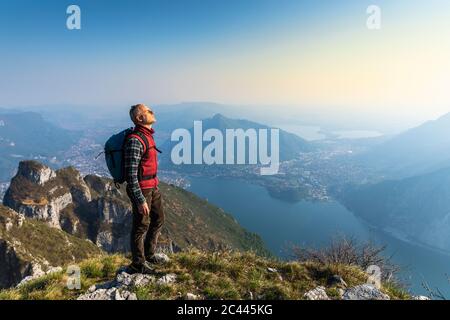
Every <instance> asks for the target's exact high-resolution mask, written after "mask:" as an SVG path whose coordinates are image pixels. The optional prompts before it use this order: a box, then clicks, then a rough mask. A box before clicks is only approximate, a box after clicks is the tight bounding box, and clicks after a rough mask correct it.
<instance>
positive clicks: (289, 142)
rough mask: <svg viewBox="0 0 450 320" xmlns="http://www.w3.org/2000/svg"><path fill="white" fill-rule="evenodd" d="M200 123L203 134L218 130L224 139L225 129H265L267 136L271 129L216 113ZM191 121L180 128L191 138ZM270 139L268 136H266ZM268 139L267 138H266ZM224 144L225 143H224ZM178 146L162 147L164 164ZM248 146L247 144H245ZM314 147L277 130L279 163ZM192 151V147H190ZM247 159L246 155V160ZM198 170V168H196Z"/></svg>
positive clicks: (168, 161)
mask: <svg viewBox="0 0 450 320" xmlns="http://www.w3.org/2000/svg"><path fill="white" fill-rule="evenodd" d="M196 120H201V121H202V131H203V132H205V131H206V130H208V129H218V130H219V131H220V132H221V133H222V134H223V137H225V132H226V130H227V129H243V130H244V131H245V130H248V129H255V130H259V129H267V131H268V135H270V129H271V127H269V126H267V125H263V124H260V123H256V122H253V121H249V120H244V119H231V118H228V117H225V116H224V115H222V114H220V113H217V114H215V115H214V116H212V117H210V118H206V119H196ZM193 121H194V120H192V122H189V123H188V122H186V123H185V125H186V126H185V127H180V128H184V129H187V130H189V132H190V134H191V137H194V129H193V124H194V123H193ZM268 137H270V136H268ZM268 139H269V138H268ZM209 143H210V142H203V147H205V146H207V145H208V144H209ZM224 143H225V142H224ZM176 144H178V141H170V139H169V140H167V141H166V142H165V143H164V144H163V145H162V146H161V149H162V150H163V151H165V153H164V155H163V158H162V159H163V160H164V161H165V163H166V164H170V151H171V150H172V148H173V147H174V146H175V145H176ZM268 145H269V146H270V140H269V141H268ZM247 146H248V144H247ZM314 148H315V147H314V146H313V145H312V144H310V143H308V142H307V141H306V140H304V139H302V138H300V137H299V136H297V135H295V134H292V133H289V132H286V131H284V130H281V129H280V130H279V151H280V161H286V160H291V159H294V158H296V157H297V156H298V154H299V153H301V152H309V151H312V150H314ZM247 149H248V148H247ZM192 150H193V147H192ZM247 158H248V154H247V156H246V159H247ZM197 168H198V166H197Z"/></svg>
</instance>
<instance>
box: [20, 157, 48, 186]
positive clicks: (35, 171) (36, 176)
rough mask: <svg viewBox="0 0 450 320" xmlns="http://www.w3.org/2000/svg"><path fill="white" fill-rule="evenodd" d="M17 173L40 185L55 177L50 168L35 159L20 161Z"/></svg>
mask: <svg viewBox="0 0 450 320" xmlns="http://www.w3.org/2000/svg"><path fill="white" fill-rule="evenodd" d="M17 174H20V175H21V176H23V177H24V178H25V179H27V180H29V181H30V182H32V183H36V184H38V185H40V186H42V185H44V184H45V183H46V182H47V181H49V180H50V179H53V178H55V177H56V173H55V172H54V171H53V170H52V169H50V168H49V167H47V166H45V165H43V164H41V163H39V162H37V161H21V162H20V163H19V169H18V173H17Z"/></svg>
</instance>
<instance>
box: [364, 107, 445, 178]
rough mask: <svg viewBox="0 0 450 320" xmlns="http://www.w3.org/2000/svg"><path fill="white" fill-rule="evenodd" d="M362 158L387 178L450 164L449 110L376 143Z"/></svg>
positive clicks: (401, 176)
mask: <svg viewBox="0 0 450 320" xmlns="http://www.w3.org/2000/svg"><path fill="white" fill-rule="evenodd" d="M359 160H360V161H361V162H362V163H364V165H365V166H367V167H368V168H373V169H376V170H378V171H380V172H381V173H383V174H384V175H385V176H386V177H387V178H404V177H410V176H414V175H418V174H423V173H427V172H432V171H434V170H438V169H441V168H445V167H448V166H450V113H448V114H446V115H444V116H442V117H440V118H439V119H437V120H433V121H428V122H426V123H424V124H422V125H420V126H418V127H415V128H412V129H410V130H408V131H406V132H404V133H401V134H399V135H396V136H394V137H393V138H392V139H389V140H388V141H385V142H384V143H381V144H379V145H376V146H374V147H373V148H372V149H371V150H370V151H369V152H367V153H365V154H363V155H362V156H361V157H360V158H359Z"/></svg>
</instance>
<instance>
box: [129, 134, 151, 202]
mask: <svg viewBox="0 0 450 320" xmlns="http://www.w3.org/2000/svg"><path fill="white" fill-rule="evenodd" d="M143 153H144V147H143V146H142V143H141V142H140V141H139V140H138V139H137V138H134V137H131V138H129V139H128V140H127V142H126V144H125V155H124V160H125V176H126V181H127V187H128V188H129V189H130V191H131V196H132V200H133V202H134V203H135V204H136V205H143V204H144V203H145V202H146V200H145V197H144V195H143V194H142V190H141V188H140V187H139V180H138V170H139V164H140V162H141V158H142V155H143Z"/></svg>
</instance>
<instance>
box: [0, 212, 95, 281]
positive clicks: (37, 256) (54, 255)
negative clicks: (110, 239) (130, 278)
mask: <svg viewBox="0 0 450 320" xmlns="http://www.w3.org/2000/svg"><path fill="white" fill-rule="evenodd" d="M100 253H101V250H100V249H99V248H98V247H97V246H95V245H94V244H93V243H91V242H89V241H86V240H83V239H79V238H76V237H73V236H71V235H69V234H67V233H65V232H63V231H61V230H58V229H56V228H53V227H50V226H48V224H47V223H44V222H41V221H37V220H36V219H27V218H25V217H24V215H23V214H20V213H18V212H15V211H13V210H11V209H10V208H7V207H5V206H3V205H0V289H1V288H8V287H11V286H15V285H17V284H18V283H20V282H21V281H23V282H22V284H23V283H26V282H28V281H30V280H33V279H35V278H37V277H40V276H42V275H44V274H47V273H49V272H55V271H58V270H60V269H55V268H54V267H52V266H57V265H63V264H66V263H71V262H76V261H78V260H82V259H86V258H89V257H91V256H93V255H98V254H100Z"/></svg>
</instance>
